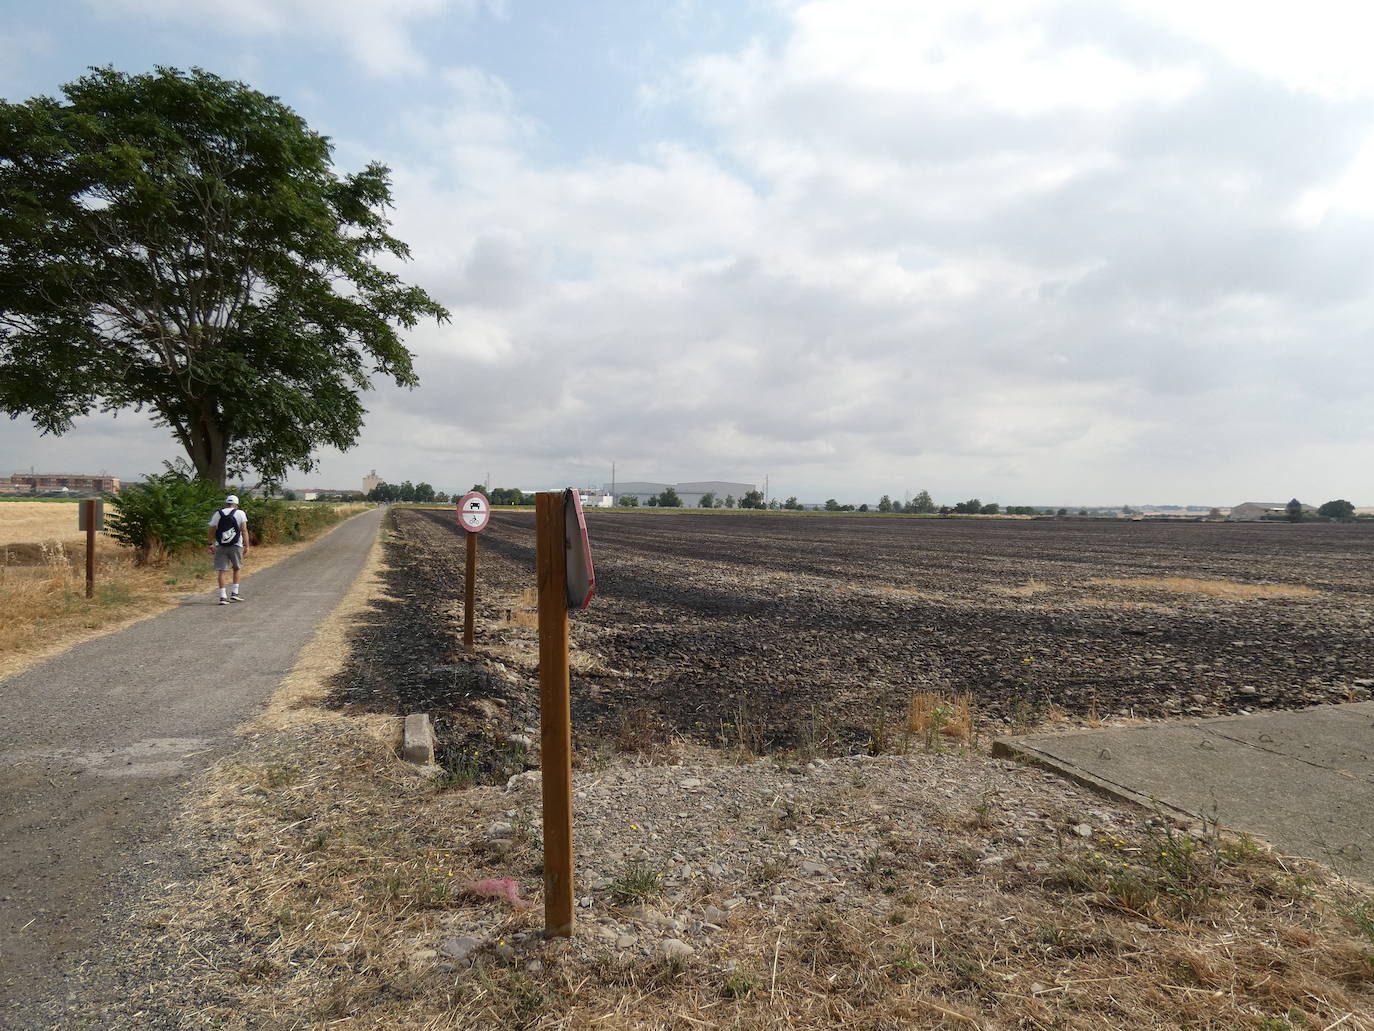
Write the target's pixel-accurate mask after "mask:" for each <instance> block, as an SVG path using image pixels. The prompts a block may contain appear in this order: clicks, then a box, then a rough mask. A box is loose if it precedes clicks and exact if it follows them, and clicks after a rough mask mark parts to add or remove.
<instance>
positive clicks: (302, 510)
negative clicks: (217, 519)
mask: <svg viewBox="0 0 1374 1031" xmlns="http://www.w3.org/2000/svg"><path fill="white" fill-rule="evenodd" d="M239 507H240V508H242V509H243V513H244V515H246V516H247V517H248V536H249V539H250V540H251V541H252V542H253V543H254V544H290V543H291V542H293V541H303V540H308V539H309V538H311V537H314V536H315V535H316V534H318V533H320V532H321V531H323V530H326V529H328V528H329V527H331V526H333V525H334V524H335V523H337V522H338V521H339V520H340V519H342V518H343V513H342V512H340V511H339V510H338V509H337V508H333V507H331V506H329V505H321V504H319V503H318V502H306V503H304V504H298V503H292V502H289V501H277V500H275V499H271V500H269V499H265V498H244V499H243V503H242V504H241V505H240V506H239ZM206 519H209V514H208V513H207V514H206Z"/></svg>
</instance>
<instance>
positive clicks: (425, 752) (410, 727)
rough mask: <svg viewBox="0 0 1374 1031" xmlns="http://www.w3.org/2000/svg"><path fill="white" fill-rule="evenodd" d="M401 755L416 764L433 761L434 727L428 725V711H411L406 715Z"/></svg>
mask: <svg viewBox="0 0 1374 1031" xmlns="http://www.w3.org/2000/svg"><path fill="white" fill-rule="evenodd" d="M401 757H402V758H403V759H405V761H406V762H408V763H414V764H415V765H416V766H428V765H430V764H431V763H433V762H434V727H433V726H431V725H430V722H429V713H426V712H412V713H411V714H410V715H409V716H407V717H406V724H405V735H404V738H403V739H402V743H401Z"/></svg>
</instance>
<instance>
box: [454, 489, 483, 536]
mask: <svg viewBox="0 0 1374 1031" xmlns="http://www.w3.org/2000/svg"><path fill="white" fill-rule="evenodd" d="M490 519H491V502H490V501H488V500H487V496H486V495H485V494H483V493H482V492H481V491H477V490H470V491H468V492H467V493H466V494H464V495H463V497H462V499H461V500H459V502H458V525H459V526H461V527H462V528H463V529H464V530H466V531H467V532H468V533H481V532H482V531H483V530H485V529H486V528H487V522H488V521H489V520H490Z"/></svg>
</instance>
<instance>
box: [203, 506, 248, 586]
mask: <svg viewBox="0 0 1374 1031" xmlns="http://www.w3.org/2000/svg"><path fill="white" fill-rule="evenodd" d="M208 526H209V531H210V553H211V554H212V555H214V557H215V572H216V573H218V574H219V603H220V604H221V605H228V604H229V603H230V602H231V601H243V596H242V595H241V594H239V567H240V566H241V565H242V564H243V557H244V556H245V555H247V554H248V517H247V516H246V515H244V514H243V509H241V508H239V499H238V497H237V495H234V494H230V495H229V496H228V497H227V498H225V499H224V507H223V508H221V509H219V510H218V511H216V512H215V514H214V515H212V516H211V517H210V522H209V524H208ZM230 570H232V571H233V573H234V582H233V586H232V587H231V588H230V590H231V593H230V594H229V595H228V596H227V597H226V596H225V593H224V574H225V573H227V572H229V571H230Z"/></svg>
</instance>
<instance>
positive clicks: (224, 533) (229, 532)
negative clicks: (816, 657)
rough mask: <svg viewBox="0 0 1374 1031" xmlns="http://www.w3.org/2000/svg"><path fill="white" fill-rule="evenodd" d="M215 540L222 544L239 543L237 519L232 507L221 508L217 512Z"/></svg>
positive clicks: (226, 545)
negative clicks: (217, 520)
mask: <svg viewBox="0 0 1374 1031" xmlns="http://www.w3.org/2000/svg"><path fill="white" fill-rule="evenodd" d="M215 540H216V541H217V542H218V543H219V544H220V545H222V546H224V547H228V546H229V545H231V544H238V543H239V521H238V519H237V518H235V516H234V510H233V509H232V508H222V509H220V512H219V526H218V527H216V528H215Z"/></svg>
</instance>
